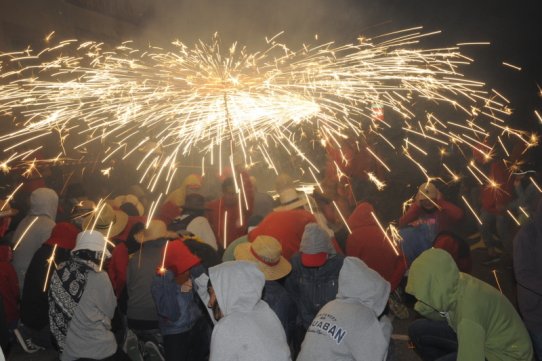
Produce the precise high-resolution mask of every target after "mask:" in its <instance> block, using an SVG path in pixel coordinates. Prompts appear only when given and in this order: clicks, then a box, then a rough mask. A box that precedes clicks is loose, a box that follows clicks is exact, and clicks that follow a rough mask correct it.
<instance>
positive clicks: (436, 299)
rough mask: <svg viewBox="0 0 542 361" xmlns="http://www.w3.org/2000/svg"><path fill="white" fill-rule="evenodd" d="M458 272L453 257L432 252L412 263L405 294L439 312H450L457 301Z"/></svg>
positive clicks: (441, 252) (434, 250)
mask: <svg viewBox="0 0 542 361" xmlns="http://www.w3.org/2000/svg"><path fill="white" fill-rule="evenodd" d="M458 282H459V269H458V268H457V265H456V264H455V262H454V259H453V258H452V256H451V255H450V254H449V253H448V252H446V251H444V250H442V249H436V248H431V249H428V250H427V251H425V252H423V253H422V254H421V255H420V256H419V257H418V258H416V260H415V261H414V262H413V263H412V266H411V267H410V271H409V274H408V283H407V286H406V292H408V293H410V294H411V295H412V296H414V297H416V299H417V300H418V301H420V302H421V303H424V304H425V305H427V306H429V307H431V308H433V309H434V310H436V311H439V312H447V311H449V310H450V308H451V306H452V304H453V303H455V301H456V298H457V295H456V293H457V287H458Z"/></svg>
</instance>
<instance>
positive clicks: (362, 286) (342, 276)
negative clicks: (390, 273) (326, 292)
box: [337, 257, 390, 316]
mask: <svg viewBox="0 0 542 361" xmlns="http://www.w3.org/2000/svg"><path fill="white" fill-rule="evenodd" d="M389 296H390V283H389V282H387V281H386V280H385V279H384V278H382V276H380V275H379V274H378V273H377V272H376V271H374V270H372V269H370V268H369V267H367V265H366V264H365V263H364V262H363V261H362V260H360V259H359V258H357V257H346V258H345V259H344V263H343V266H342V268H341V271H340V272H339V292H338V293H337V299H342V300H350V301H353V302H358V303H361V304H362V305H364V306H367V307H369V308H370V309H371V310H373V311H374V313H375V315H377V316H378V315H380V314H381V313H382V312H383V311H384V308H386V304H387V302H388V298H389Z"/></svg>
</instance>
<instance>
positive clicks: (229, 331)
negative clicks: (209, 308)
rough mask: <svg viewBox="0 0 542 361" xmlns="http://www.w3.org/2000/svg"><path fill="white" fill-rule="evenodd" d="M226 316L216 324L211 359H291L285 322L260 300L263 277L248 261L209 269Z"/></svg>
mask: <svg viewBox="0 0 542 361" xmlns="http://www.w3.org/2000/svg"><path fill="white" fill-rule="evenodd" d="M209 277H210V280H211V284H212V287H213V289H214V293H215V294H216V298H215V300H216V302H218V306H219V307H220V310H221V311H222V314H223V317H222V318H220V319H219V322H218V323H217V324H216V325H215V328H214V330H213V335H212V339H211V355H210V359H209V361H218V360H220V361H234V360H235V361H253V360H259V361H289V360H291V357H290V350H289V349H288V345H287V343H286V336H285V334H284V330H283V328H282V325H281V324H280V321H279V319H278V318H277V316H276V315H275V313H274V312H273V311H272V310H271V309H270V308H269V306H268V305H267V303H265V301H262V300H261V299H260V296H261V292H262V289H263V287H264V276H263V274H262V273H261V271H260V270H258V268H257V266H256V265H255V264H254V263H252V262H248V261H234V262H226V263H222V264H220V265H218V266H215V267H212V268H211V269H209Z"/></svg>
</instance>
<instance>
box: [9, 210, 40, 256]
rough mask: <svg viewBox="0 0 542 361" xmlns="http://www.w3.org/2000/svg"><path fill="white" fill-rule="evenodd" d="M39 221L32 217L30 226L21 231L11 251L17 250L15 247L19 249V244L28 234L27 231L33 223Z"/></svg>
mask: <svg viewBox="0 0 542 361" xmlns="http://www.w3.org/2000/svg"><path fill="white" fill-rule="evenodd" d="M38 219H39V217H38V216H36V217H34V219H33V220H32V222H30V224H29V225H28V227H26V229H25V230H24V231H23V233H22V234H21V237H19V239H18V240H17V242H16V243H15V246H14V247H13V250H14V251H15V250H17V247H19V244H20V243H21V242H22V240H23V239H24V236H26V234H27V233H28V231H29V230H30V228H32V226H33V225H34V223H36V221H37V220H38Z"/></svg>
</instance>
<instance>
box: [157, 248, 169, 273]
mask: <svg viewBox="0 0 542 361" xmlns="http://www.w3.org/2000/svg"><path fill="white" fill-rule="evenodd" d="M168 245H169V241H167V242H166V245H165V247H164V256H163V257H162V265H161V266H160V269H159V270H158V271H159V272H160V274H161V275H164V274H165V273H166V268H165V267H164V266H165V264H166V255H167V248H168Z"/></svg>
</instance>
